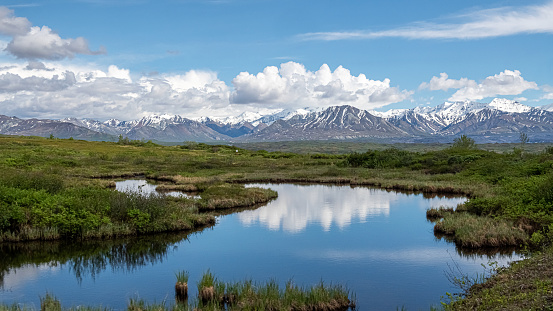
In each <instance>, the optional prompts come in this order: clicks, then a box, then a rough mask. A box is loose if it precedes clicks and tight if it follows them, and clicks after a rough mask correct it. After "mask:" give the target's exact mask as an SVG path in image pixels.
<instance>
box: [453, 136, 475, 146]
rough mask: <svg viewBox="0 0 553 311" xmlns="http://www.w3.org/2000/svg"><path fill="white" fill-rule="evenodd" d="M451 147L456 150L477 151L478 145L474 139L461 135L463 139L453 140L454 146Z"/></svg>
mask: <svg viewBox="0 0 553 311" xmlns="http://www.w3.org/2000/svg"><path fill="white" fill-rule="evenodd" d="M451 147H452V148H455V149H475V148H476V145H475V142H474V139H472V138H470V137H468V136H467V135H461V137H457V138H455V139H453V146H451Z"/></svg>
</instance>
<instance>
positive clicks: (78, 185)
mask: <svg viewBox="0 0 553 311" xmlns="http://www.w3.org/2000/svg"><path fill="white" fill-rule="evenodd" d="M540 146H541V147H543V148H542V149H541V150H540V151H536V150H534V149H535V148H536V146H535V145H533V144H522V143H521V144H513V145H511V146H510V149H509V150H507V149H503V150H502V152H496V151H489V150H487V149H490V148H487V147H483V146H481V145H476V144H474V141H473V140H472V139H470V138H469V137H466V136H461V137H459V138H457V139H455V141H454V142H453V143H452V144H450V145H448V146H446V147H445V148H430V149H429V150H426V151H422V150H421V148H423V147H421V146H420V145H413V149H412V150H414V151H410V150H407V149H406V146H405V145H401V146H400V147H401V148H395V147H393V146H391V147H387V148H385V149H382V148H374V149H369V150H367V151H363V152H348V153H343V154H338V153H337V154H330V153H319V152H317V148H315V147H314V145H313V144H307V145H306V148H307V149H306V150H304V151H307V153H305V152H304V153H292V152H282V151H273V152H268V151H265V150H248V149H242V148H237V147H235V146H226V145H208V144H202V143H191V142H189V143H185V144H183V145H178V146H160V145H156V144H153V143H151V142H142V141H129V140H124V139H122V140H120V141H119V142H116V143H110V142H88V141H79V140H63V139H55V138H52V139H46V138H39V137H8V136H0V170H2V174H1V175H0V241H3V242H17V241H28V240H55V239H60V240H66V239H72V240H75V239H81V240H85V241H86V240H94V239H112V238H116V237H121V236H133V235H143V234H149V233H157V232H168V231H181V230H191V229H194V228H198V227H202V226H206V225H213V224H214V216H213V215H214V214H213V213H215V212H217V211H218V210H222V209H228V208H233V207H248V206H255V205H256V204H259V203H263V202H266V201H268V200H271V199H272V198H274V197H276V195H277V194H276V193H275V192H273V191H271V190H263V189H257V188H245V187H244V186H243V184H244V183H246V182H311V183H341V184H351V185H371V186H376V187H381V188H385V189H397V190H408V191H419V192H429V193H438V192H441V193H455V194H464V195H466V196H468V197H469V200H468V201H467V202H466V203H465V204H463V205H461V206H459V207H457V209H455V210H439V209H437V210H431V211H429V212H428V216H429V219H430V220H432V221H434V222H435V232H436V233H437V234H446V235H447V236H448V237H449V238H450V239H452V240H453V241H454V242H455V243H457V244H458V245H459V246H463V247H469V248H486V247H497V246H508V245H509V246H517V247H524V248H526V249H528V250H529V254H531V256H530V258H529V259H527V260H524V261H522V262H520V263H517V264H514V265H513V266H512V267H510V268H508V269H505V270H501V271H499V272H497V273H496V274H494V275H493V276H492V277H491V278H489V279H486V280H485V282H484V283H483V284H485V285H474V286H473V287H471V289H470V290H466V291H463V292H462V293H460V295H457V296H452V300H451V302H450V303H449V304H447V305H445V308H446V309H448V308H451V309H456V308H457V309H465V308H466V306H470V308H476V309H478V308H481V309H488V306H487V305H485V301H495V302H494V303H495V304H494V306H497V308H498V309H509V308H510V309H513V310H514V309H521V308H522V309H532V308H534V309H541V308H543V307H544V306H549V307H551V306H552V304H553V303H552V301H553V283H552V282H551V281H550V280H551V275H549V274H548V272H547V271H549V270H550V269H551V268H549V267H553V265H552V264H551V263H552V260H551V259H552V256H551V254H552V252H553V251H552V249H551V247H550V244H551V242H552V241H553V213H552V212H553V147H551V146H545V145H540ZM531 148H533V149H532V152H530V150H529V149H531ZM300 151H301V150H300ZM138 176H142V177H144V178H147V179H150V180H152V181H157V182H158V183H159V184H160V188H165V189H168V190H182V191H196V192H197V193H198V194H199V198H174V197H168V196H158V195H143V194H136V193H120V192H116V191H113V190H112V189H110V187H111V186H113V181H114V180H117V179H121V178H132V177H138ZM542 265H544V266H547V269H546V268H543V266H542ZM538 267H539V268H538ZM538 270H539V271H542V273H533V271H538ZM521 271H523V272H521ZM520 273H522V274H520ZM521 275H523V276H524V277H522V276H521ZM517 282H518V283H517ZM521 284H523V285H521ZM214 290H215V287H214ZM533 302H535V304H534V303H533ZM135 303H138V302H135Z"/></svg>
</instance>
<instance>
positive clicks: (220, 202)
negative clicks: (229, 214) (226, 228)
mask: <svg viewBox="0 0 553 311" xmlns="http://www.w3.org/2000/svg"><path fill="white" fill-rule="evenodd" d="M200 196H201V199H200V200H198V209H199V210H215V209H227V208H236V207H246V206H253V205H256V204H259V203H265V202H268V201H270V200H272V199H275V198H276V197H277V196H278V194H277V192H276V191H273V190H271V189H263V188H246V187H244V185H241V184H220V185H214V186H211V187H209V188H207V189H205V190H204V191H203V192H201V194H200Z"/></svg>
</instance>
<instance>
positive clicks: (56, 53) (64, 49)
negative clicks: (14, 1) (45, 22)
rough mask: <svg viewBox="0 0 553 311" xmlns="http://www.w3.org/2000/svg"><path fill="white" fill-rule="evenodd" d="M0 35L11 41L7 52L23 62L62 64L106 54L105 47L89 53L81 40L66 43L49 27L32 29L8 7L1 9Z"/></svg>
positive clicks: (24, 19)
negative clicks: (80, 56) (28, 60)
mask: <svg viewBox="0 0 553 311" xmlns="http://www.w3.org/2000/svg"><path fill="white" fill-rule="evenodd" d="M0 34H3V35H7V36H10V37H12V40H11V41H10V42H9V43H8V44H7V45H6V47H5V49H4V50H5V51H7V52H8V53H10V54H12V55H13V56H15V57H17V58H21V59H31V60H33V59H48V60H60V59H64V58H73V57H75V55H76V54H87V55H96V54H105V53H106V51H105V49H104V48H103V47H100V50H99V51H92V50H90V48H89V47H88V42H87V40H86V39H84V38H82V37H78V38H75V39H71V38H69V39H63V38H61V37H60V36H59V35H58V34H57V33H55V32H54V31H52V29H50V28H49V27H48V26H42V27H37V26H32V25H31V23H30V22H29V20H27V19H26V18H23V17H15V16H14V14H13V11H12V10H10V9H8V8H6V7H0Z"/></svg>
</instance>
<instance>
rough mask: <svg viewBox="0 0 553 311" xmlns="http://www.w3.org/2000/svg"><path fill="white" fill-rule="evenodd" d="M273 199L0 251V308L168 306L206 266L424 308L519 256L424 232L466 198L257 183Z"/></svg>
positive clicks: (238, 276) (366, 301)
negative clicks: (337, 287)
mask: <svg viewBox="0 0 553 311" xmlns="http://www.w3.org/2000/svg"><path fill="white" fill-rule="evenodd" d="M248 186H258V187H270V188H272V189H274V190H276V191H278V194H279V197H278V199H276V200H274V201H272V202H270V203H268V204H267V205H265V206H262V207H259V208H257V209H255V210H245V211H241V212H236V213H233V214H230V215H225V216H219V217H218V221H217V225H215V226H214V227H212V228H207V229H204V230H202V231H198V232H194V233H189V234H186V233H179V234H168V235H156V236H146V237H141V238H140V239H124V240H118V241H108V242H99V241H92V242H87V243H86V244H82V245H81V244H79V245H76V244H74V243H73V244H63V243H36V244H34V243H31V244H26V245H24V246H14V245H1V244H0V248H1V251H2V253H1V254H2V257H3V258H2V259H0V287H1V289H0V302H3V303H12V302H14V301H17V302H24V303H28V304H31V305H35V306H36V307H39V296H44V295H45V293H46V292H48V293H52V294H54V295H55V296H56V297H58V298H59V299H60V300H61V301H62V304H63V305H64V306H67V307H69V306H78V305H96V306H97V305H100V304H101V305H102V306H109V307H112V308H117V309H124V308H125V307H126V305H127V303H128V301H129V299H131V298H143V299H145V300H147V301H149V302H154V301H155V302H162V301H165V302H166V304H172V303H173V300H174V296H173V295H174V284H175V281H176V279H175V272H177V271H179V270H188V271H189V272H190V280H189V288H190V289H189V290H190V295H191V296H195V295H196V294H197V290H196V286H195V284H196V282H197V281H198V280H199V278H200V276H201V274H202V273H203V272H204V271H206V270H207V269H210V271H211V272H212V273H214V274H215V275H216V276H217V277H218V278H219V279H220V280H223V281H238V280H243V279H246V278H248V279H253V280H254V281H258V282H265V281H268V280H271V279H275V280H277V281H278V282H279V283H280V284H281V285H284V284H285V282H286V281H288V280H290V279H291V280H292V281H293V282H294V283H296V284H299V285H305V286H310V285H314V284H316V283H319V282H320V281H321V280H323V281H324V282H325V283H333V284H343V285H345V286H347V288H349V289H350V290H351V291H352V292H354V293H355V294H356V296H357V306H358V309H359V310H396V308H399V309H401V308H402V307H405V308H407V309H408V310H428V309H429V307H430V306H431V305H438V304H439V302H440V297H441V296H443V295H444V294H445V293H446V292H452V291H453V292H455V290H456V289H455V288H453V287H452V285H451V284H450V283H449V282H448V280H447V277H446V275H445V273H446V272H447V271H449V267H450V266H455V265H458V266H459V268H460V269H461V270H462V271H463V272H464V273H466V274H468V275H475V274H476V273H482V272H483V267H482V266H481V264H487V263H488V262H490V261H497V262H498V263H499V264H502V265H504V264H506V263H507V262H509V261H512V260H517V259H519V257H518V255H516V254H513V253H512V252H506V254H505V252H504V254H503V255H499V254H495V255H477V254H472V255H468V254H465V253H463V252H462V251H460V250H457V249H456V247H455V245H454V244H452V243H449V242H447V241H445V240H443V239H437V238H435V237H434V234H433V230H432V228H433V225H432V223H430V222H428V221H427V220H426V218H425V212H426V210H427V209H428V208H431V207H438V206H453V207H454V206H456V205H457V204H458V203H461V202H463V201H464V200H465V199H464V198H445V197H431V198H427V197H424V196H423V195H422V194H405V193H398V192H387V191H384V190H379V189H371V188H364V187H355V188H354V187H349V186H329V185H291V184H262V185H248Z"/></svg>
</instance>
